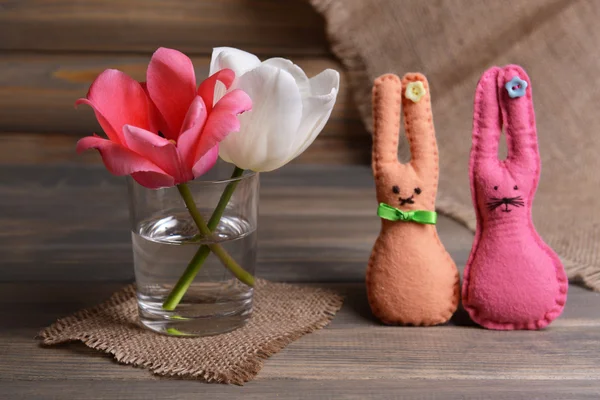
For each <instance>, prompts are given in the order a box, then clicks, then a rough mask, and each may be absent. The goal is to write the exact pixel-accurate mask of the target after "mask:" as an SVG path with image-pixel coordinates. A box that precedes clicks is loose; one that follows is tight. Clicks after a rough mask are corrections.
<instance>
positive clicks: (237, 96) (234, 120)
mask: <svg viewBox="0 0 600 400" xmlns="http://www.w3.org/2000/svg"><path fill="white" fill-rule="evenodd" d="M251 108H252V100H250V96H248V95H247V94H246V93H245V92H244V91H242V90H239V89H236V90H233V91H231V92H229V93H227V94H226V95H225V96H223V98H222V99H221V100H219V101H218V102H217V104H215V107H214V108H213V110H212V112H211V113H210V114H209V115H208V119H207V120H206V124H205V125H204V130H203V131H202V134H201V135H200V140H199V141H198V145H197V147H196V154H195V157H194V159H195V160H198V159H199V158H200V157H202V156H203V155H204V154H206V153H207V152H208V151H209V150H210V149H212V148H213V147H215V146H216V145H217V144H218V143H219V142H221V141H222V140H223V139H224V138H225V137H226V136H227V135H228V134H230V133H231V132H237V131H239V129H240V121H239V119H238V114H241V113H243V112H246V111H248V110H250V109H251Z"/></svg>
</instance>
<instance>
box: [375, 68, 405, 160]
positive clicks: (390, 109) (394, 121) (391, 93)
mask: <svg viewBox="0 0 600 400" xmlns="http://www.w3.org/2000/svg"><path fill="white" fill-rule="evenodd" d="M401 98H402V83H401V82H400V78H398V77H397V76H396V75H394V74H386V75H382V76H380V77H379V78H377V79H376V80H375V83H374V86H373V170H374V171H376V172H377V171H381V170H382V169H385V167H386V166H389V165H390V164H391V165H397V164H398V135H399V131H400V106H401V105H400V103H401Z"/></svg>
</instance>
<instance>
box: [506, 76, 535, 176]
mask: <svg viewBox="0 0 600 400" xmlns="http://www.w3.org/2000/svg"><path fill="white" fill-rule="evenodd" d="M498 90H499V98H500V108H501V109H502V117H503V120H504V127H505V131H506V143H507V147H508V157H507V160H509V161H510V162H513V163H517V164H520V165H523V166H525V167H532V168H535V167H536V166H537V165H538V164H539V150H538V141H537V133H536V127H535V113H534V111H533V98H532V92H531V81H530V80H529V76H527V73H526V72H525V70H524V69H523V68H521V67H520V66H518V65H508V66H506V67H505V68H504V70H503V71H501V72H500V74H499V75H498Z"/></svg>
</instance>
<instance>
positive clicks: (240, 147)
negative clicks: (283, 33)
mask: <svg viewBox="0 0 600 400" xmlns="http://www.w3.org/2000/svg"><path fill="white" fill-rule="evenodd" d="M223 68H230V69H232V70H233V71H234V72H235V75H236V80H235V82H234V83H233V85H232V86H231V88H230V90H233V89H242V90H244V91H245V92H246V93H248V95H249V96H250V98H251V99H252V110H251V111H248V112H246V113H244V114H242V115H240V116H239V117H238V118H239V120H240V123H241V128H240V130H239V132H233V133H230V134H229V135H228V136H227V137H226V138H225V140H223V141H222V142H221V143H220V144H219V155H220V156H221V158H222V159H223V160H225V161H227V162H230V163H233V164H235V165H237V166H238V167H239V168H243V169H250V170H253V171H256V172H267V171H272V170H274V169H277V168H280V167H282V166H283V165H285V164H287V163H288V162H290V161H291V160H293V159H294V158H296V157H298V156H299V155H300V154H302V153H303V152H304V150H306V149H307V148H308V146H310V145H311V144H312V142H313V141H314V140H315V139H316V137H317V135H318V134H319V133H320V132H321V130H322V129H323V127H324V126H325V123H326V122H327V120H328V119H329V116H330V115H331V111H332V109H333V106H334V104H335V99H336V97H337V93H338V89H339V85H340V74H339V73H338V72H337V71H335V70H333V69H327V70H325V71H323V72H321V73H320V74H318V75H317V76H315V77H313V78H311V79H308V77H307V76H306V74H305V73H304V71H303V70H302V69H301V68H300V67H298V66H297V65H295V64H294V63H292V62H291V61H290V60H286V59H284V58H271V59H268V60H266V61H263V62H261V61H260V60H259V59H258V57H256V56H255V55H254V54H250V53H247V52H245V51H242V50H238V49H234V48H229V47H219V48H215V49H214V50H213V53H212V59H211V63H210V74H211V75H212V74H213V73H215V72H217V71H219V70H221V69H223ZM216 92H217V93H215V101H216V100H218V99H219V98H220V97H221V96H222V95H223V94H224V87H221V88H220V89H218V90H217V91H216ZM219 92H220V93H219Z"/></svg>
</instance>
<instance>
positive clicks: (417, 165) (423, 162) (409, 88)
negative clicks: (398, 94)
mask: <svg viewBox="0 0 600 400" xmlns="http://www.w3.org/2000/svg"><path fill="white" fill-rule="evenodd" d="M402 87H403V89H404V91H405V92H404V93H403V96H402V108H403V109H404V129H405V131H406V138H407V139H408V143H409V144H410V155H411V161H410V163H411V164H412V166H413V167H414V169H415V171H417V172H418V173H420V174H423V173H426V174H431V173H432V172H435V173H436V176H435V178H436V179H437V170H438V148H437V141H436V139H435V129H434V127H433V114H432V112H431V96H430V93H429V83H428V82H427V78H425V76H423V75H422V74H418V73H410V74H406V75H404V78H403V79H402Z"/></svg>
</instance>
